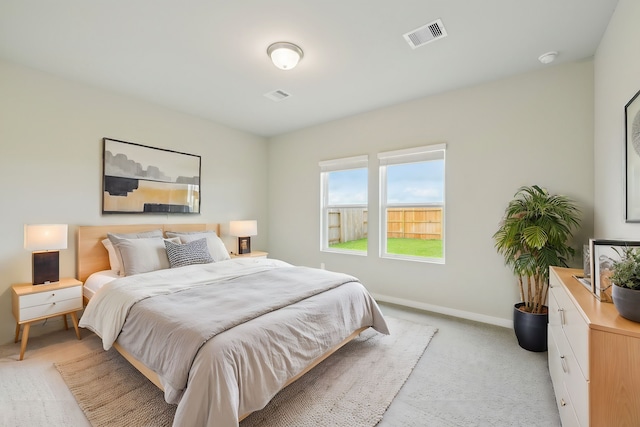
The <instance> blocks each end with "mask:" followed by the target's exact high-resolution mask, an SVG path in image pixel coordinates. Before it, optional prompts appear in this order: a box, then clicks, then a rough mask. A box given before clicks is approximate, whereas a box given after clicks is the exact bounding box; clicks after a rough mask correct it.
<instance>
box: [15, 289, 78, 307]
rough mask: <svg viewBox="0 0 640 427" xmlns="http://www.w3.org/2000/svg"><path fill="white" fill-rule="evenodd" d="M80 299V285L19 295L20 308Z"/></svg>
mask: <svg viewBox="0 0 640 427" xmlns="http://www.w3.org/2000/svg"><path fill="white" fill-rule="evenodd" d="M73 298H80V299H82V287H81V286H73V287H70V288H64V289H56V290H53V291H45V292H37V293H32V294H29V295H22V296H20V310H22V309H24V308H28V307H35V306H38V305H43V304H51V303H54V302H60V301H64V300H67V299H73Z"/></svg>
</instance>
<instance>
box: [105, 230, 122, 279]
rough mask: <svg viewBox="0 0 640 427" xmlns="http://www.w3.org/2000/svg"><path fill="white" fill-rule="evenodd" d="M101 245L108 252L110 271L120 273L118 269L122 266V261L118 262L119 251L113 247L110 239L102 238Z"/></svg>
mask: <svg viewBox="0 0 640 427" xmlns="http://www.w3.org/2000/svg"><path fill="white" fill-rule="evenodd" d="M102 245H103V246H104V248H105V249H106V250H107V252H108V253H109V265H110V266H111V271H113V272H114V273H115V274H117V275H120V269H121V268H122V263H121V262H120V253H119V252H118V250H116V248H115V247H113V243H111V240H109V239H108V238H107V239H104V240H103V241H102Z"/></svg>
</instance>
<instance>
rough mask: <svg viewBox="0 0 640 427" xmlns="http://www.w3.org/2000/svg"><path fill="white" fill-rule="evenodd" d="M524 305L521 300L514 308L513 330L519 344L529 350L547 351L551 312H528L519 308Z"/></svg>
mask: <svg viewBox="0 0 640 427" xmlns="http://www.w3.org/2000/svg"><path fill="white" fill-rule="evenodd" d="M523 305H524V303H523V302H520V303H518V304H516V305H515V307H514V309H513V330H514V331H515V333H516V338H518V344H520V347H522V348H524V349H525V350H529V351H547V323H549V313H548V312H547V313H542V314H536V313H527V312H525V311H521V310H519V309H518V308H519V307H522V306H523Z"/></svg>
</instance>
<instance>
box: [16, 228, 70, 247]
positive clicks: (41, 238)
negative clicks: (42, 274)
mask: <svg viewBox="0 0 640 427" xmlns="http://www.w3.org/2000/svg"><path fill="white" fill-rule="evenodd" d="M24 247H25V249H29V250H31V251H48V250H55V249H67V224H32V225H25V226H24Z"/></svg>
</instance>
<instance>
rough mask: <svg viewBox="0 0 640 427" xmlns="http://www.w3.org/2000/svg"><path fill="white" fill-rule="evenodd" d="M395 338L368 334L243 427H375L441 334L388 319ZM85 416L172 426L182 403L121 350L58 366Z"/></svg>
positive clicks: (99, 421)
mask: <svg viewBox="0 0 640 427" xmlns="http://www.w3.org/2000/svg"><path fill="white" fill-rule="evenodd" d="M386 319H387V322H388V324H389V329H390V330H391V335H388V336H387V335H382V334H379V333H377V332H376V331H374V330H372V329H368V330H366V331H365V332H363V333H362V334H360V336H359V337H358V338H356V339H354V340H353V341H352V342H350V343H349V344H347V345H345V346H344V347H343V348H341V349H340V350H338V351H337V352H336V353H335V354H333V355H332V356H331V357H329V358H328V359H327V360H325V361H324V362H322V363H321V364H319V365H318V366H316V367H315V368H314V369H312V370H311V371H310V372H308V373H307V374H306V375H304V376H303V377H302V378H300V379H299V380H298V381H296V382H294V383H293V384H291V385H289V386H288V387H287V388H285V389H284V390H282V391H281V392H280V393H279V394H278V395H276V396H275V397H274V398H273V400H272V401H271V402H270V403H269V404H268V405H267V406H266V407H265V408H264V409H262V410H261V411H257V412H254V413H253V414H251V415H250V416H249V417H247V418H246V419H245V420H243V421H242V422H241V423H240V426H241V427H256V426H269V427H285V426H286V427H290V426H297V427H305V426H309V427H311V426H313V427H317V426H327V427H328V426H350V427H373V426H375V425H376V424H377V423H378V422H380V420H381V419H382V416H383V414H384V412H385V411H386V409H387V408H388V407H389V405H390V404H391V401H392V400H393V398H394V397H395V396H396V394H397V393H398V391H399V390H400V388H401V387H402V385H403V384H404V383H405V381H406V380H407V378H408V377H409V375H410V374H411V371H412V370H413V368H414V367H415V365H416V363H417V362H418V360H419V359H420V357H421V356H422V354H423V353H424V351H425V349H426V348H427V345H428V344H429V342H430V341H431V338H432V337H433V335H434V334H435V333H436V331H437V329H436V328H434V327H431V326H425V325H419V324H416V323H413V322H408V321H405V320H400V319H395V318H392V317H388V316H387V318H386ZM56 368H57V369H58V371H59V372H60V374H61V375H62V378H63V379H64V381H65V383H66V384H67V386H68V387H69V389H70V390H71V392H72V393H73V395H74V396H75V398H76V400H77V401H78V404H79V405H80V407H81V408H82V410H83V411H84V413H85V415H86V416H87V418H88V419H89V421H90V422H91V424H92V425H93V426H95V427H98V426H105V427H106V426H109V427H115V426H125V425H126V426H134V427H135V426H170V425H171V423H172V421H173V417H174V414H175V408H176V407H175V406H174V405H169V404H167V403H166V402H165V401H164V398H163V393H162V392H161V391H160V390H159V389H158V388H156V386H155V385H153V384H152V383H151V382H150V381H149V380H147V379H146V378H145V377H144V376H143V375H142V374H140V373H139V372H138V371H137V370H136V369H135V368H133V367H132V366H131V365H130V364H129V363H128V362H127V361H126V360H125V359H124V358H123V357H122V356H120V355H119V354H118V353H117V352H116V351H115V350H113V349H112V350H110V351H107V352H105V351H102V350H99V351H94V352H91V353H88V354H85V355H82V356H79V357H77V358H74V359H72V360H68V361H65V362H62V363H56Z"/></svg>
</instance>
